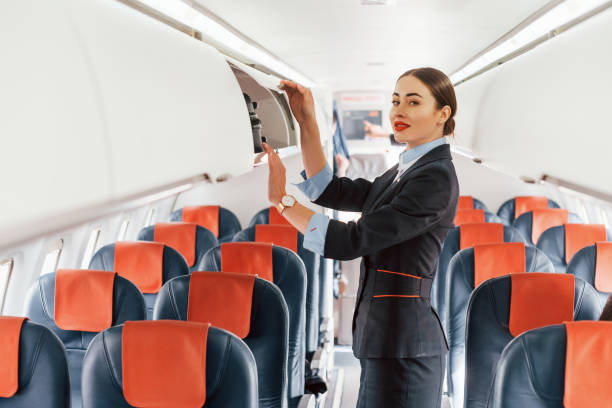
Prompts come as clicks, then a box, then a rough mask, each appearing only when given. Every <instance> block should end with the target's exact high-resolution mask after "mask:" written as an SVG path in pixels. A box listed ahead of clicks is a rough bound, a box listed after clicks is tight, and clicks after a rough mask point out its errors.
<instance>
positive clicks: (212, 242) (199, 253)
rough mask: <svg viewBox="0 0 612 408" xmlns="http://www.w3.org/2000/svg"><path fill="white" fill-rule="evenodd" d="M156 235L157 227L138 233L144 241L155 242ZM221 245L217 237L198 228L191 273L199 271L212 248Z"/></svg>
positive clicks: (153, 226) (152, 226)
mask: <svg viewBox="0 0 612 408" xmlns="http://www.w3.org/2000/svg"><path fill="white" fill-rule="evenodd" d="M154 234H155V225H151V226H149V227H145V228H143V229H141V230H140V232H139V233H138V239H139V240H142V241H155V239H154V238H153V237H154ZM218 244H219V241H217V238H216V237H215V235H214V234H213V233H212V232H210V231H209V230H207V229H206V228H203V227H200V226H199V225H198V226H197V227H196V244H195V247H196V249H195V251H196V253H195V262H194V263H193V266H191V267H190V268H189V271H190V272H193V271H197V270H198V269H197V266H198V263H200V260H201V259H202V257H203V256H204V254H205V253H206V251H208V250H209V249H210V248H214V247H216V246H217V245H218Z"/></svg>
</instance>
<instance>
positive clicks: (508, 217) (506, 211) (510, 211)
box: [497, 198, 561, 225]
mask: <svg viewBox="0 0 612 408" xmlns="http://www.w3.org/2000/svg"><path fill="white" fill-rule="evenodd" d="M548 208H561V207H560V206H559V204H557V203H556V202H555V201H553V200H551V199H548ZM497 215H498V216H499V217H500V218H501V219H503V220H505V222H506V223H507V225H512V222H514V198H511V199H509V200H507V201H505V202H504V203H503V204H502V205H501V206H500V207H499V209H498V210H497Z"/></svg>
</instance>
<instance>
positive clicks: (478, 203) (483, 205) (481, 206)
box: [472, 197, 489, 212]
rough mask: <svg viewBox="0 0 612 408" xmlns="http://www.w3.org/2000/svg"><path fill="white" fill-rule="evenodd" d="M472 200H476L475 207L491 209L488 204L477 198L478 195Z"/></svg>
mask: <svg viewBox="0 0 612 408" xmlns="http://www.w3.org/2000/svg"><path fill="white" fill-rule="evenodd" d="M472 200H473V202H474V208H475V209H481V210H485V211H487V212H488V211H489V209H488V208H487V206H486V205H485V204H484V203H483V202H482V201H480V200H479V199H477V198H476V197H472Z"/></svg>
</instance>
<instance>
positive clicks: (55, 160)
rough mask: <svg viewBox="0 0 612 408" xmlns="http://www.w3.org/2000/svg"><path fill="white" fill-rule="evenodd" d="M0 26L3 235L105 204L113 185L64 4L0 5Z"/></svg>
mask: <svg viewBox="0 0 612 408" xmlns="http://www.w3.org/2000/svg"><path fill="white" fill-rule="evenodd" d="M0 27H2V35H0V49H1V50H2V57H1V62H0V140H1V144H0V148H1V150H2V158H1V159H0V175H1V177H0V180H2V199H1V200H0V201H1V205H0V230H2V231H3V234H2V235H4V234H8V233H9V232H10V233H12V232H13V227H15V226H17V225H22V224H23V223H36V222H37V221H38V220H40V219H43V218H45V217H51V216H54V215H56V214H58V213H60V212H64V211H66V212H68V211H71V210H73V209H75V208H78V207H81V206H86V205H90V204H93V203H96V202H99V201H102V200H104V199H107V198H108V197H109V196H110V194H111V191H112V180H111V178H110V160H109V159H110V156H109V154H110V151H109V149H108V145H107V141H106V139H105V138H106V132H105V124H104V117H103V115H102V113H101V111H100V109H99V108H100V107H99V105H98V100H97V94H96V89H95V87H94V85H93V84H92V72H91V70H90V68H91V67H90V66H89V63H88V61H87V59H86V58H85V57H84V55H83V54H82V52H81V44H80V43H79V41H78V39H77V38H76V36H75V32H74V30H73V25H72V22H71V19H70V18H69V14H68V12H67V9H66V2H65V1H62V0H58V1H53V2H49V1H34V0H11V1H6V2H2V12H1V13H0ZM4 238H6V235H5V236H4Z"/></svg>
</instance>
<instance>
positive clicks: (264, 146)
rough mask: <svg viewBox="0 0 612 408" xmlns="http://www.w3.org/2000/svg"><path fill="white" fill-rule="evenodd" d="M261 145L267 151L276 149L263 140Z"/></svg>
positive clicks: (271, 151) (272, 151)
mask: <svg viewBox="0 0 612 408" xmlns="http://www.w3.org/2000/svg"><path fill="white" fill-rule="evenodd" d="M261 147H263V149H264V151H265V152H266V153H274V150H273V149H272V148H271V147H270V145H269V144H267V143H266V142H261Z"/></svg>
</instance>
